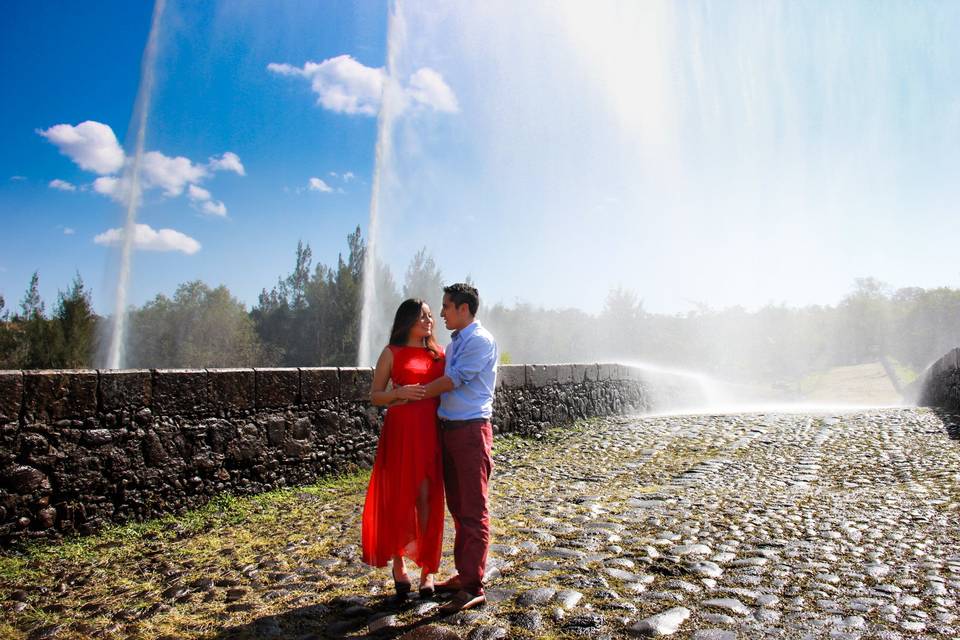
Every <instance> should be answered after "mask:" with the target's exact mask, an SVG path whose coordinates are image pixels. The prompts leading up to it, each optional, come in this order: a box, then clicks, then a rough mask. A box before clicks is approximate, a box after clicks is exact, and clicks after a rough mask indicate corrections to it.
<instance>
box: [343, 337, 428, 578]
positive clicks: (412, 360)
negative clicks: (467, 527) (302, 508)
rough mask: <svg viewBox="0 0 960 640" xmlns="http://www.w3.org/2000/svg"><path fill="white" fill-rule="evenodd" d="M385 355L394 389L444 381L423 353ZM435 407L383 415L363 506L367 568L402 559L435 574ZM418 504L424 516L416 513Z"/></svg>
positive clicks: (423, 404)
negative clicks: (389, 360)
mask: <svg viewBox="0 0 960 640" xmlns="http://www.w3.org/2000/svg"><path fill="white" fill-rule="evenodd" d="M389 349H390V351H391V352H393V370H392V371H391V373H390V379H391V380H392V381H393V384H394V385H395V386H399V385H407V384H426V383H428V382H431V381H433V380H436V379H437V378H439V377H441V376H442V375H443V363H444V360H443V356H441V357H440V358H439V359H437V360H434V358H433V354H432V353H431V352H430V351H429V350H427V349H425V348H423V347H397V346H394V345H390V347H389ZM439 406H440V398H428V399H426V400H418V401H416V402H408V403H406V404H399V405H395V406H392V407H390V408H388V409H387V416H386V418H385V419H384V421H383V429H382V430H381V432H380V442H379V444H378V445H377V457H376V459H375V460H374V463H373V472H372V473H371V475H370V484H369V486H368V487H367V499H366V502H365V503H364V505H363V527H362V538H363V561H364V562H366V563H367V564H370V565H373V566H375V567H384V566H386V565H387V563H388V562H389V561H390V559H391V558H393V557H394V556H406V557H408V558H410V559H411V560H413V561H414V562H415V563H416V564H417V566H419V567H422V568H425V569H427V571H429V572H430V573H436V571H437V570H438V569H439V568H440V550H441V547H442V545H443V515H444V503H443V459H442V456H441V452H440V438H439V433H438V426H437V407H439ZM421 492H422V496H423V497H422V498H421ZM418 501H420V503H421V505H422V506H423V507H424V508H425V511H426V513H422V514H421V513H420V511H419V510H418Z"/></svg>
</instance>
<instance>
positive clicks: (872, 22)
mask: <svg viewBox="0 0 960 640" xmlns="http://www.w3.org/2000/svg"><path fill="white" fill-rule="evenodd" d="M398 7H399V8H398V10H397V21H396V22H395V29H394V32H393V33H392V35H391V36H390V38H391V39H390V47H391V48H392V49H391V50H392V51H393V52H394V59H395V80H396V82H397V86H398V87H399V89H400V94H399V95H401V96H402V102H403V104H402V105H401V108H400V109H399V110H398V113H396V114H394V115H395V122H394V127H393V134H394V135H393V138H392V141H393V153H392V155H391V156H390V157H389V158H388V159H387V161H386V162H385V163H384V166H383V169H384V186H383V190H382V192H381V213H382V215H381V225H380V239H379V244H378V246H379V254H380V256H381V258H382V259H383V260H385V261H386V262H387V263H388V264H389V265H390V266H391V267H392V268H393V270H394V273H395V275H396V276H397V277H398V278H399V277H401V276H402V273H403V270H404V268H405V265H406V263H407V261H408V260H409V258H410V256H411V255H412V254H413V253H414V252H415V251H416V250H417V249H418V248H419V247H420V246H427V248H428V249H429V250H430V251H431V252H432V253H433V255H434V256H435V257H436V258H437V260H438V262H439V263H440V265H441V268H442V269H443V271H444V273H445V274H446V275H447V277H448V278H449V279H459V278H461V277H463V276H464V275H466V274H470V275H471V276H472V277H473V278H474V279H475V280H476V281H477V282H478V285H479V287H480V290H481V293H482V294H484V295H485V297H486V299H487V300H488V301H503V302H507V303H511V302H514V301H527V302H533V303H535V304H544V305H547V306H558V307H559V306H578V307H581V308H584V309H587V310H590V311H596V310H599V309H600V308H602V305H603V300H604V298H605V296H606V293H607V291H608V290H609V289H610V288H611V287H615V286H624V287H627V288H631V289H633V290H635V291H636V292H637V293H638V294H639V295H640V297H641V298H643V299H644V301H645V304H646V306H647V308H648V309H651V310H655V311H667V312H678V311H679V312H682V311H685V310H689V309H691V308H693V305H694V303H697V302H701V303H706V304H709V305H711V306H715V307H722V306H727V305H733V304H742V305H745V306H748V307H756V306H759V305H762V304H765V303H768V302H773V303H780V302H785V303H787V304H792V305H801V304H811V303H823V304H830V303H835V302H837V301H838V300H839V299H840V298H841V297H842V296H843V295H844V294H845V293H846V292H847V291H849V289H850V287H851V284H852V282H853V279H854V278H857V277H862V276H876V277H879V278H881V279H882V280H884V281H886V282H889V283H890V284H891V285H893V286H895V287H899V286H926V287H932V286H942V285H948V286H960V268H958V267H957V265H956V261H955V260H954V259H953V258H952V255H951V253H952V252H951V251H949V249H947V248H946V246H945V245H947V244H948V243H945V241H944V240H945V239H946V238H952V237H956V236H957V232H958V231H960V228H958V227H960V222H958V216H957V215H956V203H957V201H958V198H960V186H958V184H960V181H958V180H957V179H956V167H957V166H958V160H960V157H958V156H960V49H958V48H957V47H956V46H955V43H956V42H957V41H960V6H958V5H956V4H954V3H948V2H944V3H940V2H926V3H919V4H918V3H908V2H884V3H875V2H844V3H795V2H786V1H784V2H776V1H773V0H771V1H769V2H762V3H761V2H724V3H715V2H687V3H670V2H645V3H635V2H609V3H591V4H590V5H589V6H587V5H586V4H584V3H578V2H559V3H542V4H537V3H528V4H524V6H522V7H518V6H517V4H516V3H511V2H497V1H492V2H489V3H483V4H482V5H481V4H478V3H466V2H464V3H449V4H444V5H442V6H441V5H437V4H436V3H427V2H412V1H411V2H401V3H399V4H398ZM6 10H7V17H6V18H5V20H4V21H3V23H2V25H0V36H2V37H0V61H2V62H3V65H2V67H0V73H3V74H5V76H6V77H5V78H4V80H5V86H7V87H12V88H14V89H13V90H12V91H11V92H10V98H9V99H7V100H4V101H3V102H2V103H0V127H2V128H3V134H4V141H5V143H6V144H5V145H3V150H2V151H0V225H2V226H0V228H2V230H3V232H2V237H3V240H4V242H3V252H2V254H0V293H2V294H3V295H4V296H5V297H6V299H7V306H8V307H12V306H15V305H16V304H17V303H18V301H19V299H20V297H21V296H22V294H23V290H24V289H25V287H26V285H27V282H28V281H29V277H30V274H31V273H32V272H33V270H35V269H39V271H40V275H41V285H42V287H41V291H42V294H43V296H44V298H45V300H46V301H47V303H48V305H51V304H52V303H53V301H54V300H55V296H56V291H57V289H58V288H65V287H66V286H67V285H68V284H69V281H70V279H71V278H72V276H73V273H74V272H75V271H76V270H79V271H80V273H81V274H82V275H83V276H84V278H85V280H86V282H87V283H88V285H89V286H90V287H91V288H92V289H93V292H94V300H95V305H96V306H97V308H98V310H100V311H101V312H107V310H109V309H110V299H111V290H112V287H113V281H114V279H115V277H116V275H115V274H116V271H115V265H114V260H115V256H114V249H112V248H111V247H110V246H106V245H108V244H109V243H110V240H111V238H113V237H116V232H113V233H114V235H113V236H111V235H110V231H109V230H111V229H117V228H118V227H119V226H120V218H121V208H120V206H119V205H118V203H117V202H116V201H115V200H114V199H111V197H109V195H105V194H104V193H101V192H103V191H107V190H108V187H110V186H111V185H114V186H115V182H114V179H115V178H118V177H119V176H120V175H121V167H122V166H123V162H124V158H127V157H128V155H129V149H128V150H127V155H124V154H123V153H121V152H118V151H117V147H118V146H119V145H124V144H125V142H127V139H128V136H127V127H128V123H129V122H130V119H131V112H132V109H133V104H134V100H135V98H136V95H137V88H138V83H139V81H140V60H141V56H142V53H143V49H144V46H145V43H146V40H147V35H148V32H149V28H150V13H151V10H152V6H150V5H149V3H129V2H115V3H112V2H100V3H89V5H86V4H79V3H75V4H66V3H64V4H59V3H58V4H56V5H53V4H51V3H27V2H17V3H12V4H10V5H8V6H7V7H6ZM387 13H388V7H387V4H386V3H382V2H360V3H353V2H341V3H335V2H324V3H314V2H273V3H263V2H254V1H252V0H251V1H232V2H220V3H216V2H211V3H188V2H179V1H174V0H169V2H168V4H167V8H166V11H165V13H164V16H163V20H162V21H161V25H160V27H161V29H160V38H159V43H160V47H159V51H158V59H157V64H156V74H157V75H156V83H155V90H154V100H153V102H152V106H151V111H150V119H149V124H148V128H147V135H146V149H147V150H148V151H151V152H154V154H153V155H151V156H150V165H149V168H150V173H149V175H148V186H150V188H148V190H147V192H146V194H145V195H144V198H143V206H142V208H141V210H140V214H139V219H138V221H139V222H140V223H141V224H144V225H147V226H148V227H149V229H150V231H151V234H152V235H151V234H146V235H144V236H143V237H141V238H139V240H140V241H141V242H142V245H141V249H142V250H138V251H137V252H136V254H135V258H134V270H133V287H132V294H131V298H130V300H131V302H133V303H135V304H141V303H143V302H144V301H145V300H148V299H150V298H152V297H153V296H154V295H156V294H157V293H158V292H164V293H167V294H170V293H172V291H173V289H174V288H175V287H176V285H177V284H179V283H181V282H184V281H187V280H190V279H195V278H200V279H203V280H205V281H206V282H208V283H210V284H212V285H216V284H221V283H222V284H226V285H227V286H228V287H229V288H230V290H231V291H232V292H233V293H234V294H235V295H237V296H238V297H239V298H241V299H242V300H243V301H244V302H246V303H247V304H253V303H255V302H256V296H257V294H258V293H259V291H260V289H261V288H263V287H270V286H272V285H273V284H274V283H275V281H276V278H277V277H278V276H279V275H281V274H284V273H286V272H288V271H289V269H290V267H291V266H292V260H293V252H294V249H295V247H296V243H297V241H298V240H299V239H303V240H304V241H307V242H309V243H310V244H311V246H312V247H313V250H314V256H315V259H316V260H319V261H323V262H326V263H328V264H329V263H333V262H335V260H336V255H337V253H338V252H340V251H342V250H343V249H344V247H345V241H344V238H345V236H346V235H347V234H348V233H349V232H350V231H352V229H353V228H354V227H355V226H357V225H358V224H359V225H361V226H362V227H364V228H365V227H366V225H367V216H368V213H367V211H368V206H369V200H370V188H371V180H372V173H373V165H374V147H375V142H376V135H377V118H376V112H377V109H378V107H379V89H380V87H381V86H382V84H381V83H382V81H383V77H384V76H383V74H384V71H383V68H384V66H385V65H386V59H387V51H388V21H387ZM396 25H399V27H397V26H396ZM347 56H349V57H347ZM88 121H92V122H95V123H99V125H105V126H106V127H109V130H110V131H112V132H113V134H114V135H115V136H116V139H117V143H116V144H113V143H111V140H110V136H109V134H107V133H106V132H105V130H104V129H103V128H98V127H95V126H92V125H86V126H84V127H82V128H81V127H80V125H81V123H84V122H88ZM56 125H65V128H63V129H55V130H52V129H51V128H52V127H55V126H56ZM76 139H79V142H75V143H71V142H70V141H71V140H76ZM71 145H72V146H71ZM224 154H230V155H224ZM178 158H182V160H177V159H178ZM334 174H335V175H334ZM345 176H346V177H345ZM54 180H59V181H63V182H60V183H55V184H54V186H51V182H52V181H54ZM319 181H322V182H319ZM64 183H69V184H64ZM311 185H312V187H313V188H311ZM57 186H59V187H60V188H56V187H57ZM71 186H72V187H73V190H64V189H69V188H70V187H71ZM98 190H99V192H98ZM115 197H116V196H115ZM161 229H167V230H170V231H169V232H163V233H158V232H159V231H160V230H161ZM104 234H106V235H104ZM98 237H99V243H98V241H97V240H96V239H97V238H98ZM156 249H165V250H163V251H159V250H156Z"/></svg>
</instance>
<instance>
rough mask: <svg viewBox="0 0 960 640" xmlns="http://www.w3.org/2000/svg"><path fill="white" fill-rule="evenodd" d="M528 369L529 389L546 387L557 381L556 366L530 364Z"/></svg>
mask: <svg viewBox="0 0 960 640" xmlns="http://www.w3.org/2000/svg"><path fill="white" fill-rule="evenodd" d="M526 367H527V373H526V375H527V386H528V387H534V388H540V387H546V386H548V385H551V384H553V383H555V382H556V381H557V368H556V366H554V365H549V364H528V365H526Z"/></svg>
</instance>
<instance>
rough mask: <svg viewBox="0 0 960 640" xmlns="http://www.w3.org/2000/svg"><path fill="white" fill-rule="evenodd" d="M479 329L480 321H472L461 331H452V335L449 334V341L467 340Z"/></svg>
mask: <svg viewBox="0 0 960 640" xmlns="http://www.w3.org/2000/svg"><path fill="white" fill-rule="evenodd" d="M479 328H480V321H479V320H474V321H473V322H471V323H470V324H468V325H467V326H465V327H464V328H463V329H457V330H456V331H454V332H453V333H451V334H450V339H451V340H459V339H460V338H469V337H470V336H471V335H473V334H474V333H475V332H476V330H477V329H479Z"/></svg>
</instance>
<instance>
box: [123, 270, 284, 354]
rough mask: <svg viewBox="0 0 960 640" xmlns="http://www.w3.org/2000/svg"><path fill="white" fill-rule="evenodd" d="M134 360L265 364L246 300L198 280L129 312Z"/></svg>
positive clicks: (221, 287) (224, 288) (225, 289)
mask: <svg viewBox="0 0 960 640" xmlns="http://www.w3.org/2000/svg"><path fill="white" fill-rule="evenodd" d="M130 326H131V336H132V339H131V348H130V352H131V353H130V361H131V363H132V365H133V366H138V367H249V366H254V365H260V364H269V363H268V362H265V357H264V356H265V354H264V351H263V348H262V345H261V343H260V339H259V337H258V336H257V333H256V331H255V329H254V323H253V320H252V319H251V317H250V315H249V314H248V313H247V310H246V308H245V307H244V305H243V303H241V302H240V301H239V300H237V299H236V298H234V297H233V296H232V295H231V294H230V291H229V290H228V289H227V288H226V287H224V286H222V285H221V286H219V287H217V288H216V289H211V288H210V287H209V286H207V285H206V284H204V283H203V282H201V281H199V280H194V281H192V282H187V283H184V284H182V285H180V286H179V287H177V290H176V292H175V293H174V295H173V299H172V300H171V299H169V298H167V297H166V296H164V295H163V294H160V295H158V296H157V297H156V298H155V299H154V300H152V301H151V302H148V303H147V304H146V305H144V306H143V308H142V309H139V310H136V311H134V312H132V313H131V315H130Z"/></svg>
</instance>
